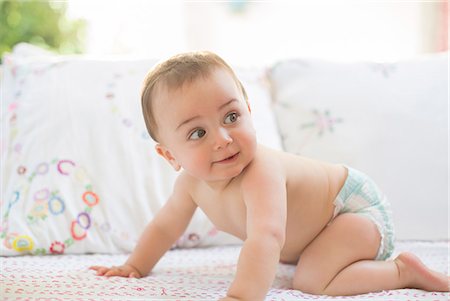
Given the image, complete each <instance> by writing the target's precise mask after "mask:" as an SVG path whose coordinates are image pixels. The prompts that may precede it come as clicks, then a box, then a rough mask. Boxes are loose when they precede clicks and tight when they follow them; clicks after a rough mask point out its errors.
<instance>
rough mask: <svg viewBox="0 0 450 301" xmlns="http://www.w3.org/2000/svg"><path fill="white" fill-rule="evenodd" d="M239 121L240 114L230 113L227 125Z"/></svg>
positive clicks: (226, 119)
mask: <svg viewBox="0 0 450 301" xmlns="http://www.w3.org/2000/svg"><path fill="white" fill-rule="evenodd" d="M237 119H238V114H237V113H236V112H233V113H230V114H228V115H227V116H226V117H225V123H226V124H229V123H234V122H236V120H237Z"/></svg>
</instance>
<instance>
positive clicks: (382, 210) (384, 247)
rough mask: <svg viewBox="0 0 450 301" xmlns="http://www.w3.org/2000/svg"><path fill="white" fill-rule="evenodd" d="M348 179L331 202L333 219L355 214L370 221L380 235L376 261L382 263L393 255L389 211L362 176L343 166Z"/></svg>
mask: <svg viewBox="0 0 450 301" xmlns="http://www.w3.org/2000/svg"><path fill="white" fill-rule="evenodd" d="M345 167H346V168H347V170H348V176H347V179H346V180H345V183H344V186H343V187H342V189H341V191H340V192H339V194H338V196H337V197H336V199H335V200H334V205H335V209H334V214H333V219H334V218H335V217H336V216H338V215H339V214H342V213H356V214H358V215H362V216H365V217H367V218H369V219H370V220H372V221H373V222H374V223H375V225H376V226H377V228H378V231H380V235H381V243H380V248H379V249H378V254H377V256H376V258H375V259H376V260H386V259H387V258H389V257H390V256H391V255H392V253H393V251H394V228H393V221H392V211H391V207H390V204H389V202H388V200H387V198H386V196H385V195H384V194H383V193H382V192H381V191H380V189H379V188H378V187H377V185H376V184H375V183H374V182H373V181H372V180H371V179H370V178H369V177H368V176H366V175H365V174H363V173H362V172H360V171H358V170H355V169H352V168H350V167H347V166H345Z"/></svg>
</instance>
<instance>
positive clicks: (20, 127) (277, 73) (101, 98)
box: [0, 44, 449, 300]
mask: <svg viewBox="0 0 450 301" xmlns="http://www.w3.org/2000/svg"><path fill="white" fill-rule="evenodd" d="M155 62H156V61H155V60H132V59H127V58H107V59H105V58H103V59H99V58H92V57H84V56H81V57H79V56H78V57H77V56H57V55H54V54H50V53H47V52H45V51H42V50H40V49H36V48H34V47H32V46H30V45H26V44H20V45H18V46H17V47H16V48H15V49H14V51H13V53H11V54H8V55H6V56H5V57H4V58H3V66H2V76H1V106H2V114H1V118H2V119H1V124H2V137H1V151H2V153H1V158H2V161H1V163H2V164H1V172H2V174H1V175H2V177H1V185H2V195H1V204H0V205H1V209H2V214H1V224H0V225H1V226H0V227H1V228H0V239H1V241H0V242H1V244H0V255H2V256H3V257H1V258H0V260H1V266H2V274H3V277H1V278H0V284H2V285H1V288H0V289H1V293H2V295H0V296H2V299H5V300H15V298H19V297H21V298H45V297H49V296H52V297H54V298H60V299H61V300H64V298H69V299H70V298H72V297H75V296H76V297H78V298H80V299H84V298H86V299H89V298H93V299H96V298H97V299H102V298H104V299H108V300H109V299H124V298H125V299H132V298H135V299H138V298H144V299H146V300H161V299H177V298H178V299H180V300H184V299H189V300H214V298H217V297H219V296H220V295H223V294H224V292H225V291H226V288H227V286H228V284H229V283H230V281H231V280H232V274H233V271H234V268H235V263H236V262H235V261H236V259H237V255H238V251H239V241H238V240H237V239H236V238H234V237H231V236H229V235H226V234H224V233H221V232H218V231H217V230H216V229H215V228H214V227H213V225H211V224H210V223H209V221H208V220H207V219H206V217H205V216H204V215H203V214H202V213H201V212H198V213H196V215H195V216H194V218H193V220H192V222H191V224H190V226H189V228H188V230H187V231H186V233H185V234H184V235H183V236H182V237H181V238H180V239H179V241H178V242H177V244H176V245H175V246H174V250H172V251H170V252H169V253H168V254H167V256H166V257H164V259H163V260H162V261H161V262H160V263H159V264H158V265H157V267H156V268H155V271H154V273H152V274H151V275H150V276H149V277H146V278H144V279H141V280H135V279H119V278H117V279H113V280H110V281H109V282H105V280H102V279H99V278H98V277H95V276H94V275H93V273H91V272H90V271H87V270H86V267H87V266H89V265H90V264H119V263H120V262H122V261H123V260H125V258H126V255H125V254H126V253H128V252H130V251H131V250H132V248H133V246H134V244H135V242H136V240H137V239H138V237H139V234H140V232H141V231H142V229H143V227H144V226H145V225H146V224H147V223H148V221H149V220H150V219H151V218H152V217H153V215H154V214H155V212H156V211H157V210H158V208H160V206H161V204H162V203H163V202H164V201H165V198H166V197H167V195H168V193H169V191H170V188H171V185H172V183H173V181H174V179H175V177H176V174H175V173H174V172H173V171H172V170H171V169H170V167H169V166H167V164H166V163H165V162H163V161H162V159H160V158H159V157H158V156H157V155H156V153H155V152H154V150H153V146H154V143H153V142H152V141H151V139H150V138H149V136H148V134H147V133H146V131H145V126H144V124H143V120H142V116H141V111H140V103H139V90H140V84H141V81H142V78H143V77H144V75H145V73H146V72H147V71H148V69H149V68H150V67H151V66H153V65H154V64H155ZM230 63H231V64H232V62H230ZM234 67H235V70H236V72H237V75H238V77H240V79H241V80H242V82H243V84H244V86H245V87H246V89H247V92H248V94H249V98H250V103H251V106H252V114H253V116H254V122H255V126H256V129H257V133H258V139H259V142H260V143H262V144H265V145H268V146H270V147H273V148H277V149H284V150H286V151H289V152H293V153H298V154H301V155H305V156H309V157H314V158H318V159H321V160H327V161H331V162H337V163H343V164H348V165H350V166H353V167H355V168H358V169H360V170H362V171H364V172H366V173H367V174H369V175H371V176H372V177H373V178H374V179H375V180H376V182H377V183H378V184H379V186H380V187H381V188H382V189H383V190H384V191H385V192H386V194H387V195H388V197H389V198H390V200H391V202H392V204H393V209H394V218H395V226H396V229H397V240H398V248H397V250H396V251H397V252H398V251H399V250H402V249H409V250H413V251H415V252H416V253H418V254H419V256H421V257H422V259H423V260H424V261H425V262H426V263H428V264H429V265H431V266H432V267H434V268H435V269H438V270H441V271H448V267H449V263H448V257H447V260H446V259H445V257H446V253H447V252H448V247H449V245H448V241H449V234H448V212H449V208H448V200H447V198H448V157H447V152H448V114H447V113H448V102H447V96H448V95H447V92H448V71H447V68H448V54H447V53H444V54H437V55H432V56H427V57H421V58H418V59H414V60H408V61H401V62H395V63H389V64H380V63H373V62H354V63H336V62H329V61H323V60H313V59H296V60H286V61H281V62H279V63H278V64H276V65H274V66H262V67H261V68H259V69H257V68H254V69H242V68H239V67H237V66H234ZM236 244H237V245H236ZM207 246H209V248H206V249H205V248H192V247H207ZM186 247H187V248H190V249H185V248H186ZM91 253H95V255H88V254H91ZM50 254H54V255H56V254H64V256H43V255H50ZM105 254H109V255H105ZM18 255H27V256H18ZM205 258H206V260H205ZM292 269H293V267H292V266H286V265H280V269H279V271H278V274H277V280H276V281H275V283H274V288H273V289H272V290H271V291H270V293H269V295H268V297H267V298H268V299H267V300H296V299H297V298H308V295H307V294H303V293H301V292H296V291H293V290H290V289H289V288H290V277H291V276H292V273H293V270H292ZM174 271H176V272H174ZM19 274H20V275H22V276H20V277H22V278H23V281H17V280H18V278H17V277H19V276H18V275H19ZM36 277H38V279H39V281H38V282H36V281H35V278H36ZM67 285H70V287H69V288H67ZM113 288H114V289H113ZM392 294H394V295H395V296H397V297H399V298H400V299H403V298H407V297H408V296H411V294H416V295H417V296H419V297H420V298H421V300H426V299H427V298H430V299H431V298H434V299H433V300H435V299H439V298H447V299H448V297H449V294H445V293H444V294H443V293H439V294H437V293H425V292H419V291H414V290H403V291H396V292H389V293H386V292H381V293H377V294H368V295H365V297H367V298H372V297H375V298H376V299H378V300H385V299H386V300H387V299H389V298H391V296H393V295H392ZM126 296H128V297H126ZM144 296H145V297H144ZM309 297H311V296H309ZM97 299H96V300H97ZM337 299H339V298H337ZM447 299H445V300H447ZM443 300H444V299H443Z"/></svg>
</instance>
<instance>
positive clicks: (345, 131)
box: [270, 53, 449, 239]
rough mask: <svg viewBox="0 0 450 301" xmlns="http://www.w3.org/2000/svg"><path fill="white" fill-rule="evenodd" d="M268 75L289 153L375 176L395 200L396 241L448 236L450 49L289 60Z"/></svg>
mask: <svg viewBox="0 0 450 301" xmlns="http://www.w3.org/2000/svg"><path fill="white" fill-rule="evenodd" d="M270 77H271V79H272V83H273V95H274V99H275V112H276V117H277V122H278V125H279V129H280V133H281V135H282V141H283V144H284V147H285V149H286V150H287V151H289V152H292V153H296V154H300V155H304V156H308V157H313V158H316V159H320V160H326V161H330V162H335V163H344V164H348V165H350V166H352V167H354V168H357V169H360V170H362V171H363V172H365V173H367V174H369V175H370V176H371V177H372V178H373V179H374V180H375V181H376V182H377V183H378V185H379V186H380V187H381V189H382V190H384V192H385V193H386V195H387V196H388V198H389V199H390V201H391V203H392V205H393V213H394V219H395V226H396V229H397V238H399V239H448V238H449V235H448V185H449V181H448V180H449V179H448V54H447V53H444V54H438V55H432V56H426V57H422V58H419V59H414V60H409V61H400V62H397V63H385V64H380V63H364V62H360V63H336V62H329V61H322V60H308V59H297V60H289V61H283V62H280V63H279V64H277V65H276V66H274V67H273V68H272V70H271V75H270Z"/></svg>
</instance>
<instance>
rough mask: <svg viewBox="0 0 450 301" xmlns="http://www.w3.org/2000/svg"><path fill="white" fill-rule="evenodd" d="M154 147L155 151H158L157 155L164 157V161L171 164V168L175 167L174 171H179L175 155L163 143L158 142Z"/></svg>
mask: <svg viewBox="0 0 450 301" xmlns="http://www.w3.org/2000/svg"><path fill="white" fill-rule="evenodd" d="M155 149H156V152H157V153H158V155H160V156H161V157H163V158H164V159H166V161H167V162H169V164H170V165H172V167H173V169H175V171H179V170H180V169H181V165H180V164H178V162H177V160H176V159H175V157H174V156H173V155H172V153H171V152H170V151H169V150H168V149H167V148H166V147H165V146H164V145H161V144H159V143H158V144H156V145H155Z"/></svg>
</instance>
